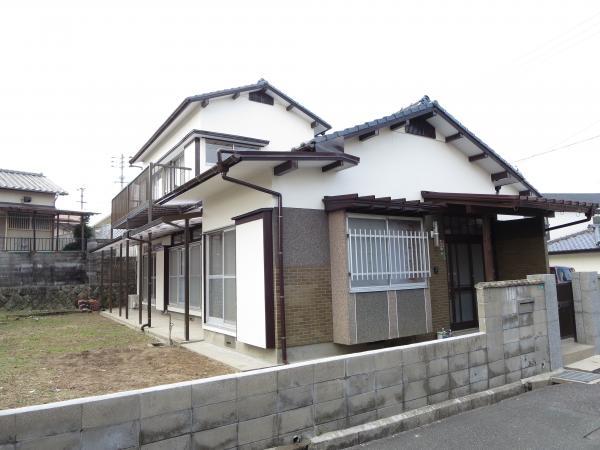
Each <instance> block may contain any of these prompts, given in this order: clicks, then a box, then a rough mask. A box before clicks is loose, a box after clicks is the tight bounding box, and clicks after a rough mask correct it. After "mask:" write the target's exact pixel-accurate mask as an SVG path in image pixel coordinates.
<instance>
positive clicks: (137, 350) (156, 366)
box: [0, 313, 235, 409]
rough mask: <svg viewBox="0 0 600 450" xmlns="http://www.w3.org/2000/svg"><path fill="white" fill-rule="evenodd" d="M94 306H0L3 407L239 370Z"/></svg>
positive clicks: (0, 388) (1, 406) (0, 403)
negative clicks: (62, 309)
mask: <svg viewBox="0 0 600 450" xmlns="http://www.w3.org/2000/svg"><path fill="white" fill-rule="evenodd" d="M152 342H154V341H153V340H152V339H151V338H149V337H147V336H146V335H143V334H142V333H140V332H136V331H134V330H132V329H130V328H127V327H126V326H124V325H120V324H117V323H115V322H113V321H111V320H110V319H106V318H104V317H101V316H100V315H98V314H97V313H93V314H82V313H77V314H65V315H56V316H39V317H26V318H19V319H18V320H15V318H14V317H11V316H6V315H2V313H0V409H6V408H16V407H20V406H27V405H33V404H40V403H49V402H55V401H61V400H67V399H72V398H77V397H84V396H89V395H99V394H107V393H110V392H117V391H125V390H129V389H139V388H143V387H148V386H153V385H157V384H167V383H175V382H179V381H185V380H192V379H196V378H204V377H210V376H214V375H221V374H226V373H231V372H235V370H234V369H233V368H231V367H229V366H226V365H224V364H221V363H219V362H217V361H214V360H212V359H209V358H206V357H203V356H201V355H198V354H196V353H192V352H190V351H188V350H186V349H183V348H178V347H154V346H152V344H151V343H152Z"/></svg>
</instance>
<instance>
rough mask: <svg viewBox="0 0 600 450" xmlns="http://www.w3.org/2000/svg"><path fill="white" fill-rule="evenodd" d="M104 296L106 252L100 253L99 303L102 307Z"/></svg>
mask: <svg viewBox="0 0 600 450" xmlns="http://www.w3.org/2000/svg"><path fill="white" fill-rule="evenodd" d="M103 296H104V250H101V251H100V292H98V301H99V302H100V305H102V297H103Z"/></svg>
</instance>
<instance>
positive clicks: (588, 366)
mask: <svg viewBox="0 0 600 450" xmlns="http://www.w3.org/2000/svg"><path fill="white" fill-rule="evenodd" d="M564 366H565V369H571V370H579V371H582V372H593V373H597V374H600V355H594V356H590V357H589V358H586V359H583V360H580V361H577V362H573V363H568V364H565V365H564Z"/></svg>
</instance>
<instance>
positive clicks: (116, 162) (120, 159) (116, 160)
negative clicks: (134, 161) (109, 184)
mask: <svg viewBox="0 0 600 450" xmlns="http://www.w3.org/2000/svg"><path fill="white" fill-rule="evenodd" d="M111 167H113V168H115V169H119V173H120V175H119V179H118V180H117V181H115V183H119V184H120V185H121V189H123V188H124V187H125V155H124V154H123V153H121V154H120V155H119V156H113V157H112V158H111Z"/></svg>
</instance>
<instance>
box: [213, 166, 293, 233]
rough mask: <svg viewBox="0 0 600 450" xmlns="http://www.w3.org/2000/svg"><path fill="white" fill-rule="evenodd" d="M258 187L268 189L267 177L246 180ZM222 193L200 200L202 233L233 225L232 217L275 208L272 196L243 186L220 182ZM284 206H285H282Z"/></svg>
mask: <svg viewBox="0 0 600 450" xmlns="http://www.w3.org/2000/svg"><path fill="white" fill-rule="evenodd" d="M246 181H251V182H253V183H255V184H258V185H259V186H263V187H267V188H268V187H270V180H269V177H268V176H262V177H256V178H252V179H248V178H247V179H246ZM221 183H222V185H223V188H224V189H223V191H221V192H219V193H218V194H215V195H212V196H209V197H206V198H204V199H203V200H202V229H203V231H204V232H207V231H212V230H216V229H219V228H223V227H226V226H231V225H233V224H234V222H233V220H231V218H232V217H235V216H239V215H240V214H244V213H247V212H250V211H254V210H256V209H260V208H272V207H274V206H276V201H275V199H274V198H273V196H271V195H269V194H263V193H262V192H258V191H255V190H252V189H249V188H246V187H243V186H236V185H234V184H231V183H228V182H225V181H221ZM284 206H286V205H285V204H284Z"/></svg>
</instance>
